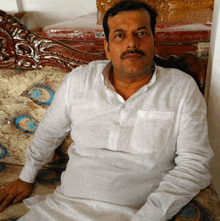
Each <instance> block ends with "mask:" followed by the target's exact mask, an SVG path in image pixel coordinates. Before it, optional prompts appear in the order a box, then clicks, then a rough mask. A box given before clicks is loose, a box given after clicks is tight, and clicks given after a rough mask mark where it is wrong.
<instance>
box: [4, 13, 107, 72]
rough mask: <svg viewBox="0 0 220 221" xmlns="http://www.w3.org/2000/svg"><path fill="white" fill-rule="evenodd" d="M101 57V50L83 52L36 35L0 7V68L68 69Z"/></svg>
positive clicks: (103, 56) (102, 54)
mask: <svg viewBox="0 0 220 221" xmlns="http://www.w3.org/2000/svg"><path fill="white" fill-rule="evenodd" d="M105 58H106V57H105V55H104V53H88V52H83V51H79V50H77V49H73V48H71V47H69V46H67V45H65V44H62V43H61V42H59V41H56V40H53V39H49V38H44V37H39V36H38V35H36V34H34V33H33V32H31V31H30V30H28V29H26V28H25V27H24V25H22V24H21V23H20V22H19V20H18V19H17V18H15V17H14V16H11V15H8V14H7V13H5V12H4V11H1V10H0V68H20V69H35V68H37V69H40V68H43V67H44V66H55V67H59V68H62V69H66V70H71V69H73V68H75V67H76V66H78V65H82V64H87V63H89V62H90V61H93V60H101V59H105Z"/></svg>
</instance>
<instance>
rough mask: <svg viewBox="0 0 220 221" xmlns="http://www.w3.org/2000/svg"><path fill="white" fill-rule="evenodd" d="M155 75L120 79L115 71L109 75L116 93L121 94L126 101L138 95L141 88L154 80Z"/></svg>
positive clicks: (149, 74)
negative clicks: (135, 94)
mask: <svg viewBox="0 0 220 221" xmlns="http://www.w3.org/2000/svg"><path fill="white" fill-rule="evenodd" d="M152 75H153V73H152V72H150V73H148V74H146V75H143V76H138V77H129V78H120V77H118V76H117V75H116V74H115V73H114V72H113V70H111V71H110V73H109V80H110V81H111V83H112V85H113V86H114V88H115V91H116V92H117V93H118V94H120V95H121V96H122V97H123V98H124V100H127V99H128V98H129V97H131V96H132V95H133V94H134V93H136V92H137V91H138V90H139V89H140V88H141V87H143V86H144V85H146V84H148V83H149V82H150V80H151V78H152Z"/></svg>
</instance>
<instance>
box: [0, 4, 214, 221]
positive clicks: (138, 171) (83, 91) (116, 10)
mask: <svg viewBox="0 0 220 221" xmlns="http://www.w3.org/2000/svg"><path fill="white" fill-rule="evenodd" d="M155 24H156V12H155V11H154V10H152V9H151V8H150V7H149V6H148V5H146V4H144V3H137V2H133V1H124V2H120V3H118V4H117V5H115V6H114V7H113V8H111V9H110V10H109V11H108V12H107V13H106V15H105V17H104V19H103V26H104V30H105V34H106V40H105V42H104V47H105V52H106V55H107V57H108V59H109V60H110V62H109V61H95V62H92V63H90V64H89V65H88V66H86V67H79V68H77V69H75V70H73V71H72V72H71V73H70V74H68V75H67V77H66V78H65V80H64V82H63V84H62V85H61V86H60V88H59V89H58V91H57V92H56V95H55V98H54V100H53V102H52V104H51V106H50V107H49V108H48V111H47V113H46V114H45V116H44V118H43V120H42V122H41V123H40V125H39V127H38V129H37V131H36V133H35V137H34V139H33V141H32V143H31V145H30V146H29V148H28V149H27V159H26V164H25V166H24V168H23V170H22V172H21V175H20V179H18V180H16V181H14V182H13V183H12V184H9V185H4V186H3V188H2V189H1V190H0V201H2V206H1V211H2V210H3V209H4V208H5V207H6V206H7V205H8V203H9V202H11V201H12V200H13V199H14V203H16V202H18V201H20V200H22V199H24V198H25V197H27V196H29V195H30V193H31V191H32V189H33V184H32V183H34V180H35V176H36V174H37V171H38V170H39V169H40V168H41V167H42V165H44V164H45V163H46V162H48V161H50V160H51V159H52V156H53V153H54V150H55V148H56V147H57V146H58V145H59V144H60V143H61V142H62V140H63V139H64V138H65V137H66V135H67V134H68V133H69V131H70V133H71V137H72V139H73V140H74V143H73V144H72V145H71V146H70V148H69V151H68V154H69V158H70V159H69V162H68V165H67V169H66V171H65V172H63V174H62V177H61V186H59V187H57V189H56V190H55V192H54V193H53V194H52V195H50V196H45V198H44V199H42V198H34V199H30V200H28V201H27V203H26V204H27V205H28V206H29V208H31V210H30V211H29V212H28V213H27V214H26V215H25V216H23V217H22V218H20V219H19V220H20V221H24V220H50V221H51V220H74V221H75V220H77V221H87V220H93V221H95V220H102V221H108V220H109V221H112V220H114V221H116V220H118V221H119V220H120V221H123V220H126V221H127V220H132V221H162V220H168V219H170V218H172V217H173V216H174V215H175V214H176V213H177V212H178V211H179V210H180V209H181V208H182V207H183V206H184V205H185V204H187V203H188V202H189V201H190V200H191V199H192V198H193V197H194V196H195V195H196V194H198V193H199V191H200V190H201V189H203V188H205V187H207V186H208V185H209V183H210V179H211V176H210V174H209V171H208V165H209V161H210V159H211V158H212V156H213V152H212V150H211V148H210V146H209V142H208V138H207V123H206V105H205V101H204V99H203V96H202V94H201V93H200V91H199V90H198V87H197V85H196V83H195V82H194V80H193V79H192V78H191V77H190V76H188V75H187V74H185V73H182V72H181V71H178V70H175V69H164V68H162V67H159V66H156V65H155V64H154V60H153V59H154V49H155V41H154V31H155Z"/></svg>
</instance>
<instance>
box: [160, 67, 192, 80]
mask: <svg viewBox="0 0 220 221" xmlns="http://www.w3.org/2000/svg"><path fill="white" fill-rule="evenodd" d="M157 68H158V70H159V76H160V78H161V79H163V80H165V81H168V82H170V83H171V84H173V83H174V82H175V83H179V84H182V83H191V82H195V80H194V79H193V77H192V76H190V75H189V74H187V73H185V72H183V71H181V70H179V69H175V68H163V67H160V66H158V67H157Z"/></svg>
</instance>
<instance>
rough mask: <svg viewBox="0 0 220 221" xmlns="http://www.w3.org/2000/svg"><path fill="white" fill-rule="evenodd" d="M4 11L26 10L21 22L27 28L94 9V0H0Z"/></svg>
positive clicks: (61, 19)
mask: <svg viewBox="0 0 220 221" xmlns="http://www.w3.org/2000/svg"><path fill="white" fill-rule="evenodd" d="M0 9H1V10H4V11H15V12H17V11H26V12H27V13H26V14H25V16H24V18H23V19H22V22H23V23H24V24H25V25H26V27H28V28H29V29H35V28H38V27H45V26H47V25H51V24H54V23H57V22H62V21H66V20H70V19H73V18H75V17H77V16H80V15H84V14H87V13H90V12H95V11H96V1H95V0H83V1H79V0H0Z"/></svg>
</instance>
